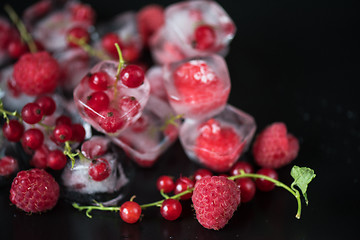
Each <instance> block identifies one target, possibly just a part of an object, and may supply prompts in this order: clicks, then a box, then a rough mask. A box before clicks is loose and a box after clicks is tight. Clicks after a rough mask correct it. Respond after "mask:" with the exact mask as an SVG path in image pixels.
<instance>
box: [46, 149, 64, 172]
mask: <svg viewBox="0 0 360 240" xmlns="http://www.w3.org/2000/svg"><path fill="white" fill-rule="evenodd" d="M66 163H67V158H66V156H65V155H64V153H63V152H62V151H60V150H58V149H56V150H54V151H50V153H49V155H48V157H47V166H48V167H49V168H51V169H54V170H61V169H63V168H64V167H65V165H66Z"/></svg>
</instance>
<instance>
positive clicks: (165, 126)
mask: <svg viewBox="0 0 360 240" xmlns="http://www.w3.org/2000/svg"><path fill="white" fill-rule="evenodd" d="M171 120H173V121H171ZM171 122H172V123H171ZM179 125H180V121H179V116H175V113H174V111H173V110H172V109H171V107H170V105H169V104H168V103H167V102H166V101H164V100H162V99H160V98H157V97H155V96H151V97H150V99H149V102H148V104H147V105H146V107H145V109H144V112H143V114H142V115H141V117H140V118H139V119H138V121H137V122H135V123H134V124H132V125H130V126H129V127H128V128H127V129H126V130H125V131H124V132H122V133H121V134H120V136H118V137H115V138H112V141H113V142H114V143H115V144H116V145H118V146H120V147H121V148H122V149H123V150H124V151H125V152H126V153H127V155H128V156H129V157H130V158H132V159H133V160H134V161H135V162H136V163H137V164H138V165H139V166H142V167H151V166H152V165H153V164H154V163H155V162H156V160H157V159H158V158H159V156H160V155H161V154H162V153H163V152H165V151H166V150H167V149H168V148H169V147H170V145H171V144H172V143H173V142H174V141H175V140H176V139H177V136H178V127H179Z"/></svg>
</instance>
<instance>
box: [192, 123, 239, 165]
mask: <svg viewBox="0 0 360 240" xmlns="http://www.w3.org/2000/svg"><path fill="white" fill-rule="evenodd" d="M244 145H245V144H244V142H241V139H240V137H239V135H238V134H237V133H236V132H235V130H234V129H233V128H231V127H223V126H221V125H220V123H219V122H218V121H217V120H215V119H210V120H208V121H207V122H206V123H204V124H202V125H201V126H200V135H199V136H198V137H197V139H196V143H195V146H196V147H195V154H196V156H197V157H198V158H199V160H200V162H201V163H202V164H204V165H205V166H206V167H208V168H210V169H212V170H214V171H217V172H225V171H227V170H229V169H230V168H231V167H232V165H233V164H234V162H235V161H236V160H237V159H238V157H239V156H240V154H241V152H242V151H243V148H244Z"/></svg>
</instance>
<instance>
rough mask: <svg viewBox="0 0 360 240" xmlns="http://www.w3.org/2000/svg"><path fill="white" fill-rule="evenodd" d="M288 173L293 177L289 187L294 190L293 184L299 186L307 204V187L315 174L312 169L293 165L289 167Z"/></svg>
mask: <svg viewBox="0 0 360 240" xmlns="http://www.w3.org/2000/svg"><path fill="white" fill-rule="evenodd" d="M290 175H291V176H292V177H293V178H294V182H293V183H292V184H291V188H292V189H293V190H295V188H294V186H295V185H296V186H297V187H298V188H300V190H301V192H302V195H303V196H304V198H305V203H306V205H308V204H309V201H308V198H307V194H306V191H307V187H308V185H309V183H310V182H311V180H313V179H314V178H315V176H316V174H315V173H314V170H312V169H311V168H307V167H298V166H294V167H293V168H292V169H291V173H290Z"/></svg>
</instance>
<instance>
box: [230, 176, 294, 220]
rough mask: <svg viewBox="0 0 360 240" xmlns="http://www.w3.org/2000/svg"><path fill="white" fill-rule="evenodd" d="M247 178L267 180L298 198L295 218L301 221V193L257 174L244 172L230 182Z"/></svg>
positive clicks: (231, 178)
mask: <svg viewBox="0 0 360 240" xmlns="http://www.w3.org/2000/svg"><path fill="white" fill-rule="evenodd" d="M246 177H250V178H254V179H256V178H261V179H265V180H267V181H269V182H272V183H274V184H275V185H276V186H278V187H282V188H284V189H285V190H287V191H288V192H290V193H291V194H292V195H294V197H295V198H296V201H297V205H298V209H297V212H296V215H295V217H296V218H297V219H300V215H301V199H300V193H299V191H298V190H296V189H294V190H293V189H291V188H290V187H288V186H287V185H285V184H284V183H282V182H280V181H278V180H275V179H273V178H271V177H268V176H265V175H261V174H256V173H244V172H243V171H242V173H241V174H239V175H235V176H231V177H228V179H229V180H236V179H239V178H246Z"/></svg>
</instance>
